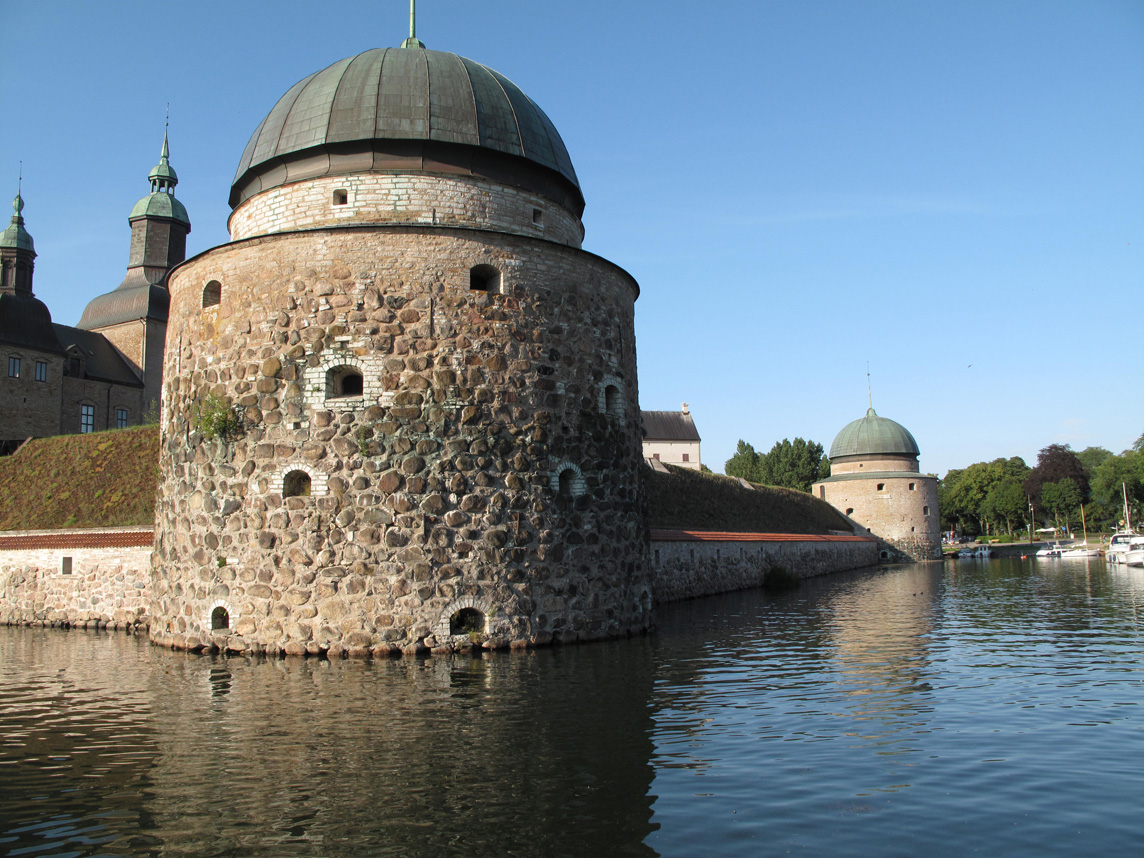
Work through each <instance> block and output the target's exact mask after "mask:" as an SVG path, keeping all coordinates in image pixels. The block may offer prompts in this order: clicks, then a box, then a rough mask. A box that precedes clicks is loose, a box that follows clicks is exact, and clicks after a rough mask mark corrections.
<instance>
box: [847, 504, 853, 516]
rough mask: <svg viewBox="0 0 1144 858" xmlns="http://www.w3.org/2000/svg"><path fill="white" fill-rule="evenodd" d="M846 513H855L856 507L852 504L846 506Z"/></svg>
mask: <svg viewBox="0 0 1144 858" xmlns="http://www.w3.org/2000/svg"><path fill="white" fill-rule="evenodd" d="M846 514H847V515H854V507H852V506H848V507H846Z"/></svg>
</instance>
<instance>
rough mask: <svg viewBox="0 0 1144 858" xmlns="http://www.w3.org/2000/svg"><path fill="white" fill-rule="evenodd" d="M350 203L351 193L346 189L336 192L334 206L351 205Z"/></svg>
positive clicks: (339, 189)
mask: <svg viewBox="0 0 1144 858" xmlns="http://www.w3.org/2000/svg"><path fill="white" fill-rule="evenodd" d="M349 202H350V194H349V191H347V190H346V189H345V188H338V189H337V190H336V191H334V205H335V206H345V205H349Z"/></svg>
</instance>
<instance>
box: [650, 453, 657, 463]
mask: <svg viewBox="0 0 1144 858" xmlns="http://www.w3.org/2000/svg"><path fill="white" fill-rule="evenodd" d="M651 457H652V458H653V459H655V460H656V461H657V462H658V461H659V453H652V454H651Z"/></svg>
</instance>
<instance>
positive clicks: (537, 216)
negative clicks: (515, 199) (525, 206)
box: [532, 209, 544, 226]
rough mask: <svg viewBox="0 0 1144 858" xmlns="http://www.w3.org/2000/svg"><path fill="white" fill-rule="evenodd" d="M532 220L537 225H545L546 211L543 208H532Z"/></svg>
mask: <svg viewBox="0 0 1144 858" xmlns="http://www.w3.org/2000/svg"><path fill="white" fill-rule="evenodd" d="M532 222H533V223H534V224H535V225H536V226H544V211H543V209H533V210H532Z"/></svg>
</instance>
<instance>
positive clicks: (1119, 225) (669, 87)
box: [0, 0, 1144, 476]
mask: <svg viewBox="0 0 1144 858" xmlns="http://www.w3.org/2000/svg"><path fill="white" fill-rule="evenodd" d="M408 9H409V6H408V2H407V0H372V2H334V0H330V2H322V3H317V2H296V0H276V2H265V3H255V2H234V0H231V2H226V3H220V2H214V0H195V2H186V3H156V2H135V0H117V2H110V0H108V2H94V0H92V2H62V0H37V2H28V0H0V117H3V118H2V120H0V122H2V128H3V132H2V133H0V196H3V198H4V199H8V198H9V196H8V195H11V194H14V192H15V190H16V183H17V176H18V171H19V163H20V162H21V161H22V162H23V175H24V178H23V194H24V198H25V202H26V208H25V211H24V215H25V219H26V223H27V227H28V230H29V231H30V232H31V234H32V235H33V237H34V238H35V242H36V250H37V252H38V254H39V256H38V258H37V260H36V273H35V290H36V294H37V296H39V297H40V298H41V299H43V300H44V301H45V302H46V303H47V304H48V306H49V308H50V309H51V311H52V316H53V319H54V320H55V321H57V322H63V323H65V324H73V325H74V324H75V323H76V322H77V321H78V320H79V316H80V314H81V313H82V311H83V307H84V305H85V304H86V303H87V302H88V301H89V300H90V299H91V298H93V297H94V296H95V295H97V294H99V293H101V292H105V291H108V290H110V289H113V288H114V287H115V286H116V285H118V283H119V282H120V280H121V279H122V277H123V273H124V270H125V268H126V264H127V251H128V238H129V235H130V233H129V228H128V225H127V215H128V213H129V212H130V211H131V207H132V206H133V205H134V203H135V201H136V200H138V199H139V198H140V197H142V196H144V195H145V194H146V193H147V191H148V185H147V174H148V172H149V171H150V169H151V167H152V166H154V165H155V164H156V163H157V161H158V156H159V148H160V145H161V142H162V136H163V120H164V114H165V112H166V110H167V104H168V102H169V103H170V116H171V118H170V142H171V164H172V166H173V167H174V168H175V169H176V170H177V171H178V174H179V180H180V181H179V186H178V189H177V191H176V196H177V197H178V198H179V199H180V200H181V201H182V202H183V203H184V205H186V207H187V210H188V212H189V213H190V217H191V222H192V232H191V235H190V237H189V240H188V241H189V244H188V252H189V253H190V254H193V253H197V252H199V251H202V250H205V249H207V248H208V247H212V246H215V245H217V244H221V243H223V242H225V241H226V240H227V232H226V218H227V215H228V214H229V208H228V206H227V203H226V201H227V195H228V192H229V186H230V182H231V180H232V179H233V178H234V171H235V168H236V167H237V165H238V160H239V157H240V155H241V154H242V150H243V147H244V146H245V144H246V141H247V139H248V138H249V136H250V135H251V133H252V132H253V131H254V129H255V128H256V127H257V125H258V123H259V122H260V121H261V119H262V118H263V117H264V116H265V114H266V113H267V112H269V110H270V108H271V107H272V106H273V105H274V103H275V102H276V101H277V100H278V98H279V97H280V96H281V95H282V94H283V93H285V91H286V90H287V89H288V88H289V87H290V86H291V85H292V84H294V83H295V82H296V81H298V80H300V79H301V78H303V77H305V76H306V75H308V74H310V73H311V72H314V71H317V70H318V69H321V68H324V67H325V66H327V65H330V64H331V63H333V62H335V61H336V60H339V59H342V58H343V57H347V56H352V55H354V54H356V53H359V52H361V51H363V50H367V49H369V48H374V47H389V46H396V45H398V44H400V42H401V40H402V39H403V38H404V37H405V35H406V34H407V30H408ZM417 35H418V36H419V37H420V38H421V39H422V41H424V42H425V43H426V45H427V46H428V47H430V48H433V49H437V50H444V51H452V52H455V53H458V54H462V55H464V56H467V57H471V58H473V59H475V60H477V61H479V62H481V63H484V64H485V65H488V66H491V67H492V68H495V69H497V70H498V71H500V72H502V73H503V74H505V75H507V76H508V77H510V78H511V79H512V80H514V81H515V82H516V83H517V84H518V85H520V86H521V88H522V89H523V90H524V91H525V92H526V93H528V94H529V95H530V96H531V97H532V98H533V99H534V100H535V101H536V102H537V103H538V104H539V105H540V106H541V107H542V108H543V109H544V111H545V112H546V113H547V114H548V115H549V116H550V117H551V118H552V120H553V122H554V123H555V124H556V127H557V128H558V129H559V130H560V132H561V134H562V136H563V137H564V141H565V143H566V144H567V146H568V150H569V152H570V153H571V155H572V160H573V162H574V164H575V166H576V170H577V173H578V175H579V177H580V183H581V186H582V188H583V191H584V195H585V197H586V199H587V203H588V205H587V210H586V211H585V214H584V223H585V227H586V230H587V236H586V238H585V242H584V247H585V248H586V249H587V250H591V251H593V252H595V253H597V254H599V255H601V256H604V257H606V258H608V259H610V260H612V261H613V262H615V263H617V264H618V265H620V266H622V267H623V268H626V269H627V270H628V271H630V272H631V273H632V274H633V275H634V276H635V278H636V279H637V280H638V281H639V283H640V285H641V288H642V294H641V296H640V299H639V301H638V302H637V304H636V334H637V348H638V350H639V369H640V377H639V384H640V403H641V406H642V407H643V408H644V409H648V410H667V409H678V408H679V406H680V403H682V402H684V401H686V402H688V403H690V406H691V410H692V413H693V414H694V416H695V420H696V424H697V426H698V428H699V431H700V433H701V435H702V436H703V460H704V463H705V464H707V465H708V466H710V467H711V468H712V469H713V470H716V471H721V470H722V468H723V463H724V461H725V460H726V459H727V458H728V457H730V456H731V455H732V453H733V452H734V449H735V443H736V441H737V440H738V439H739V438H743V439H745V440H747V441H748V442H750V443H752V444H753V445H754V446H755V447H756V449H760V450H763V451H765V450H768V449H769V448H770V447H771V445H772V444H773V443H774V442H776V441H779V440H781V439H782V438H784V437H789V438H794V437H796V436H801V437H804V438H809V439H813V440H816V441H819V442H821V443H822V444H823V445H825V446H827V447H829V445H830V442H831V440H832V439H833V438H834V436H835V434H837V432H838V431H839V430H840V429H841V428H842V427H843V426H844V425H845V424H846V423H848V422H849V421H851V420H854V419H856V418H859V417H861V416H862V415H863V414H864V413H865V410H866V407H867V385H866V382H867V379H866V368H867V364H869V367H870V373H871V376H872V383H873V384H872V386H873V400H874V406H875V408H876V410H877V411H878V413H879V414H881V415H882V416H884V417H889V418H892V419H894V420H897V421H898V422H900V423H902V424H903V425H905V426H906V427H907V428H908V429H910V431H911V432H912V433H913V434H914V436H915V437H916V438H917V441H918V444H919V446H920V447H921V451H922V456H921V465H922V470H923V471H927V472H932V473H936V474H938V475H939V476H940V475H943V474H944V473H945V472H946V471H947V470H948V469H950V468H959V467H964V466H966V465H968V464H971V463H973V462H977V461H984V460H990V459H993V458H996V457H998V456H1005V457H1008V456H1013V455H1019V456H1022V457H1024V458H1025V459H1026V461H1028V462H1029V463H1030V464H1033V463H1034V462H1035V460H1036V453H1037V450H1038V449H1040V448H1041V447H1044V446H1046V445H1048V444H1051V443H1068V444H1071V445H1072V447H1073V448H1074V449H1077V450H1080V449H1083V448H1084V447H1087V446H1090V445H1095V446H1103V447H1107V448H1108V449H1110V450H1112V451H1113V452H1119V451H1120V450H1122V449H1124V448H1126V447H1128V446H1129V445H1130V444H1131V443H1132V442H1133V441H1134V440H1135V439H1136V438H1137V437H1138V436H1139V435H1140V434H1141V432H1144V400H1142V397H1141V394H1142V392H1144V312H1142V309H1144V301H1142V287H1144V2H1141V0H1071V2H1061V1H1060V0H1027V1H1026V0H1013V2H1008V0H983V2H976V0H925V2H918V0H884V2H875V0H870V2H858V0H801V2H795V0H752V2H745V0H742V2H722V3H714V2H687V3H684V2H679V1H678V0H658V2H651V0H623V2H617V0H577V2H541V0H487V2H474V0H420V2H419V3H418V27H417ZM4 212H5V214H3V217H7V216H8V214H7V213H6V212H7V210H6V209H5V210H4Z"/></svg>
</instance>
